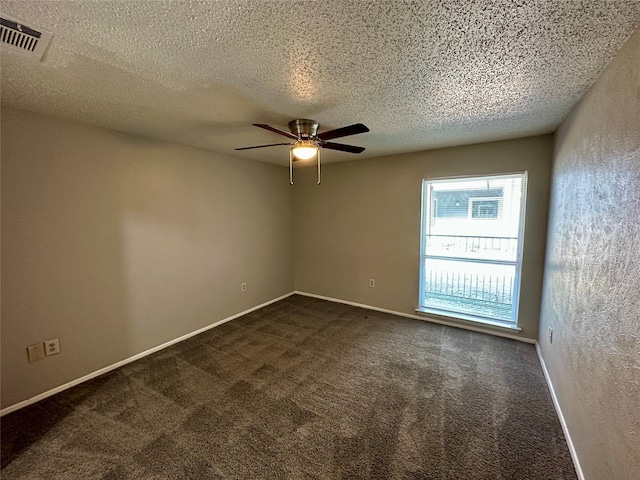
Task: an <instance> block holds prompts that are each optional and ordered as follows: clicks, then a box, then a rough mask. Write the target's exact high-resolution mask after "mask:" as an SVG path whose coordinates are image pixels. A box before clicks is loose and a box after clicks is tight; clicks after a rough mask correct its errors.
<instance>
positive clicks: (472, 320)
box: [416, 308, 522, 332]
mask: <svg viewBox="0 0 640 480" xmlns="http://www.w3.org/2000/svg"><path fill="white" fill-rule="evenodd" d="M416 313H418V314H420V315H424V316H426V317H434V318H436V319H439V320H443V321H447V322H452V323H460V324H463V325H469V326H471V325H474V326H476V327H479V326H483V327H490V328H495V329H497V330H502V331H508V332H521V331H522V329H521V328H520V327H518V326H517V325H513V324H510V323H506V322H500V321H497V320H488V319H487V320H484V319H479V318H477V317H472V316H471V315H464V314H462V313H461V314H458V315H459V316H455V317H454V316H453V315H452V314H449V315H445V314H443V313H442V312H440V311H437V310H429V309H426V308H416Z"/></svg>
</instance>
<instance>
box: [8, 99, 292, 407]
mask: <svg viewBox="0 0 640 480" xmlns="http://www.w3.org/2000/svg"><path fill="white" fill-rule="evenodd" d="M1 120H2V407H7V406H9V405H12V404H14V403H16V402H19V401H22V400H25V399H28V398H30V397H32V396H34V395H36V394H39V393H41V392H44V391H46V390H49V389H51V388H54V387H56V386H58V385H60V384H64V383H66V382H69V381H72V380H74V379H77V378H79V377H81V376H83V375H85V374H88V373H91V372H93V371H96V370H97V369H100V368H102V367H106V366H108V365H111V364H113V363H115V362H118V361H120V360H123V359H125V358H128V357H130V356H132V355H134V354H137V353H140V352H143V351H145V350H148V349H150V348H152V347H155V346H157V345H160V344H162V343H165V342H167V341H170V340H173V339H175V338H177V337H180V336H182V335H184V334H187V333H189V332H192V331H194V330H197V329H199V328H202V327H205V326H207V325H210V324H212V323H214V322H216V321H218V320H221V319H223V318H225V317H228V316H230V315H234V314H237V313H239V312H241V311H244V310H246V309H249V308H251V307H253V306H256V305H258V304H261V303H263V302H266V301H269V300H271V299H274V298H276V297H278V296H281V295H284V294H286V293H289V292H290V291H292V290H293V267H292V256H291V250H292V226H291V217H292V214H291V195H292V192H291V189H290V188H288V183H287V171H286V169H284V168H282V167H277V166H274V165H269V164H264V163H256V162H251V161H245V160H241V159H237V158H225V157H222V156H219V155H218V156H217V155H215V154H213V153H211V152H206V151H203V150H198V149H194V148H187V147H182V146H178V145H174V144H169V143H161V142H156V141H151V140H145V139H141V138H136V137H133V136H130V135H125V134H121V133H117V132H113V131H108V130H103V129H99V128H94V127H89V126H84V125H80V124H76V123H71V122H66V121H60V120H55V119H52V118H48V117H43V116H39V115H34V114H29V113H23V112H18V111H15V110H8V109H7V110H3V111H2V118H1ZM243 281H246V282H247V283H248V291H247V292H246V293H241V292H240V283H241V282H243ZM56 337H57V338H59V339H60V345H61V349H62V353H61V354H60V355H56V356H51V357H48V358H46V359H44V360H41V361H38V362H35V363H31V364H30V363H28V362H27V355H26V347H27V345H30V344H32V343H36V342H41V341H43V340H48V339H51V338H56Z"/></svg>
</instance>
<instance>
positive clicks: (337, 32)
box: [1, 0, 640, 165]
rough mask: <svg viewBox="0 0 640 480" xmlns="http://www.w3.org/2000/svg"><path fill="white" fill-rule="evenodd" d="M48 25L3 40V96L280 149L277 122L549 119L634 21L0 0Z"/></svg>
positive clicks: (277, 153)
mask: <svg viewBox="0 0 640 480" xmlns="http://www.w3.org/2000/svg"><path fill="white" fill-rule="evenodd" d="M1 11H2V14H3V15H5V16H8V17H10V18H12V19H17V20H20V21H22V22H24V23H25V24H27V25H29V26H34V27H40V28H42V29H45V30H48V31H51V32H52V33H54V38H53V40H52V42H51V46H50V48H49V50H48V52H47V53H46V55H45V58H44V60H43V61H42V62H37V61H33V60H30V59H27V58H24V57H20V56H14V55H10V54H8V53H6V52H3V53H2V76H1V82H2V83H1V87H2V90H1V93H2V104H3V105H5V106H9V107H14V108H18V109H23V110H29V111H35V112H40V113H44V114H48V115H53V116H57V117H62V118H68V119H71V120H76V121H80V122H84V123H89V124H93V125H98V126H102V127H107V128H112V129H115V130H121V131H126V132H131V133H134V134H136V135H142V136H145V137H150V138H156V139H163V140H170V141H175V142H179V143H182V144H186V145H193V146H197V147H203V148H207V149H210V150H213V151H216V152H220V153H223V154H228V155H236V156H242V157H245V158H251V159H255V160H262V161H267V162H273V163H278V164H282V165H284V164H286V163H287V162H288V153H287V148H288V147H286V146H280V147H272V148H267V149H259V150H249V151H244V152H235V151H234V148H235V147H241V146H249V145H258V144H263V143H277V142H282V141H286V139H285V138H284V137H281V136H278V135H276V134H273V133H270V132H267V131H262V130H260V129H258V128H255V127H252V126H251V123H268V124H270V125H273V126H276V127H279V128H284V129H286V125H287V123H288V121H289V120H291V119H294V118H312V119H315V120H317V121H319V122H320V129H319V130H320V131H323V130H327V129H333V128H337V127H341V126H343V125H347V124H351V123H356V122H362V123H365V124H366V125H367V126H368V127H369V128H370V129H371V132H370V133H366V134H362V135H358V136H353V137H347V138H344V139H341V140H336V141H344V143H351V144H354V145H360V146H363V147H366V149H367V150H366V151H365V152H364V153H363V154H361V155H358V156H356V155H353V154H348V153H342V152H335V151H328V150H327V151H324V152H323V161H342V160H354V159H357V158H368V157H376V156H381V155H387V154H393V153H400V152H407V151H418V150H425V149H430V148H435V147H442V146H450V145H461V144H468V143H476V142H483V141H491V140H499V139H506V138H514V137H522V136H528V135H535V134H541V133H549V132H552V131H554V130H555V128H556V127H557V126H558V125H559V123H560V122H561V121H562V119H563V118H564V117H565V116H566V115H567V114H568V112H569V111H570V110H571V108H572V107H573V105H575V103H576V102H577V101H578V100H579V99H580V97H581V96H582V95H583V94H584V93H585V92H586V90H587V89H588V87H589V86H590V85H591V84H592V83H593V81H594V80H595V79H596V77H597V76H598V74H599V73H600V71H601V70H602V69H603V68H604V66H605V65H606V64H607V62H608V61H609V60H610V59H611V57H612V56H613V55H614V54H615V53H616V52H617V51H618V49H619V48H620V47H621V46H622V44H623V43H624V41H625V40H626V39H627V37H628V36H629V35H630V34H631V32H632V31H633V30H634V28H635V27H636V26H638V25H639V24H640V0H553V1H551V0H547V1H545V0H519V1H518V0H494V1H489V0H485V1H471V0H469V1H461V0H449V1H447V0H423V1H390V0H368V1H364V0H363V1H346V0H325V1H291V0H272V1H258V0H252V1H250V0H235V1H215V2H214V1H196V0H191V1H187V0H171V1H169V0H150V1H145V0H129V1H109V0H83V1H60V0H56V1H47V0H39V1H34V0H27V1H24V0H21V1H18V0H16V1H11V0H2V1H1Z"/></svg>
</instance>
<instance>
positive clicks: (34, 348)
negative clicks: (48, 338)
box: [27, 342, 45, 362]
mask: <svg viewBox="0 0 640 480" xmlns="http://www.w3.org/2000/svg"><path fill="white" fill-rule="evenodd" d="M44 356H45V355H44V343H42V342H40V343H35V344H33V345H29V346H28V347H27V357H29V362H35V361H37V360H42V359H43V358H44Z"/></svg>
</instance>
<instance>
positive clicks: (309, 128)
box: [289, 118, 318, 138]
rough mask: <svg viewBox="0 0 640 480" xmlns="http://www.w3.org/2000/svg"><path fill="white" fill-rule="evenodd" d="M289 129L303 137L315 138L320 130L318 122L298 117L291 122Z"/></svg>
mask: <svg viewBox="0 0 640 480" xmlns="http://www.w3.org/2000/svg"><path fill="white" fill-rule="evenodd" d="M289 130H291V133H293V134H294V135H298V136H299V137H301V138H313V137H315V136H316V135H317V132H318V122H316V121H315V120H309V119H308V118H298V119H296V120H292V121H290V122H289Z"/></svg>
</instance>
